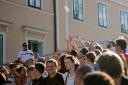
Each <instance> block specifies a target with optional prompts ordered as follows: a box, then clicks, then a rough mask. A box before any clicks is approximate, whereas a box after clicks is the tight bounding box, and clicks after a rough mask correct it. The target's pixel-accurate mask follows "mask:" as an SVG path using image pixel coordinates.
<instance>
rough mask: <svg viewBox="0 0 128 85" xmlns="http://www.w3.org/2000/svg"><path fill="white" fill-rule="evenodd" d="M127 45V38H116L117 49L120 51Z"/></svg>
mask: <svg viewBox="0 0 128 85" xmlns="http://www.w3.org/2000/svg"><path fill="white" fill-rule="evenodd" d="M126 47H127V41H126V39H117V40H116V51H117V52H118V53H119V52H120V51H125V50H126Z"/></svg>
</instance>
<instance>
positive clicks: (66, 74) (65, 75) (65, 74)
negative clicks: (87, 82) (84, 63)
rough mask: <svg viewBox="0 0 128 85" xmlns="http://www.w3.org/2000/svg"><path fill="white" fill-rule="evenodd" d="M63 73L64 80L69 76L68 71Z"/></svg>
mask: <svg viewBox="0 0 128 85" xmlns="http://www.w3.org/2000/svg"><path fill="white" fill-rule="evenodd" d="M62 75H63V78H64V80H65V79H66V77H67V76H68V72H65V73H64V74H62Z"/></svg>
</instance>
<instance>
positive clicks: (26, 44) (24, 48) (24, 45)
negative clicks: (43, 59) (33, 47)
mask: <svg viewBox="0 0 128 85" xmlns="http://www.w3.org/2000/svg"><path fill="white" fill-rule="evenodd" d="M22 47H23V50H24V51H27V50H28V43H26V42H24V43H23V44H22Z"/></svg>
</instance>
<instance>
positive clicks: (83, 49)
mask: <svg viewBox="0 0 128 85" xmlns="http://www.w3.org/2000/svg"><path fill="white" fill-rule="evenodd" d="M87 52H88V48H82V49H81V50H80V53H82V54H83V55H86V53H87Z"/></svg>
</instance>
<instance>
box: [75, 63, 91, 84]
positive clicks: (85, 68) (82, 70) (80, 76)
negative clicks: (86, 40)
mask: <svg viewBox="0 0 128 85" xmlns="http://www.w3.org/2000/svg"><path fill="white" fill-rule="evenodd" d="M89 72H92V68H91V66H90V65H88V64H83V65H80V66H79V67H78V68H77V70H76V76H75V83H76V85H84V76H85V75H86V74H87V73H89Z"/></svg>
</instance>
